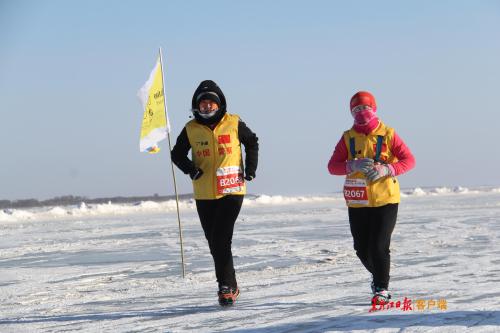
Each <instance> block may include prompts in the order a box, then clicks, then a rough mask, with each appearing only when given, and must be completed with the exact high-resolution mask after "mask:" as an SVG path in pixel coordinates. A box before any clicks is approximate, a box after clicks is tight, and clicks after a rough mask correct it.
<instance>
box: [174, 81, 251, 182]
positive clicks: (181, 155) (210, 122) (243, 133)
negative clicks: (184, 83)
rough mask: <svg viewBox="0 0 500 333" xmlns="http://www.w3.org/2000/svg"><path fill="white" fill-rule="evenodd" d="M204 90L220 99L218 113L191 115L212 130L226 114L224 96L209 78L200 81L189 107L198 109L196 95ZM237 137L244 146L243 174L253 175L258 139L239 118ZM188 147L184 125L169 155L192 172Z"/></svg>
mask: <svg viewBox="0 0 500 333" xmlns="http://www.w3.org/2000/svg"><path fill="white" fill-rule="evenodd" d="M204 92H214V93H216V94H217V95H218V96H219V99H220V101H221V105H219V113H217V114H216V115H214V116H213V117H211V118H210V119H204V118H202V117H200V116H199V114H198V112H193V115H194V117H195V119H196V121H197V122H199V123H200V124H203V125H205V126H207V127H208V128H210V129H212V130H213V128H215V126H217V124H218V123H219V121H220V120H221V119H222V117H224V115H225V114H226V111H227V110H226V108H227V104H226V97H225V96H224V93H223V92H222V90H221V89H220V88H219V86H218V85H217V84H216V83H215V82H213V81H211V80H205V81H203V82H201V83H200V85H199V86H198V88H197V89H196V90H195V92H194V94H193V100H192V102H191V107H192V109H193V110H194V109H198V105H197V103H196V98H197V97H198V95H200V94H201V93H204ZM238 138H239V140H240V142H241V143H242V144H243V146H244V147H245V175H247V176H252V177H255V172H256V170H257V163H258V155H259V142H258V140H259V139H258V138H257V135H255V133H253V132H252V131H251V130H250V128H248V127H247V125H246V124H245V123H244V122H243V121H241V120H240V121H239V123H238ZM190 149H191V144H190V143H189V139H188V136H187V131H186V127H184V128H183V129H182V131H181V133H180V134H179V136H178V137H177V141H176V143H175V146H174V148H173V149H172V154H171V156H172V161H173V162H174V163H175V165H177V167H178V168H179V169H181V170H182V172H184V173H185V174H189V173H192V172H194V171H195V169H196V168H195V165H194V163H193V161H191V160H190V159H189V158H188V157H187V155H188V153H189V150H190Z"/></svg>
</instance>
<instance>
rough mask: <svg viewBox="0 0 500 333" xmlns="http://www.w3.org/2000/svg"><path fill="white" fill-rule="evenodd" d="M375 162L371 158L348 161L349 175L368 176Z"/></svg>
mask: <svg viewBox="0 0 500 333" xmlns="http://www.w3.org/2000/svg"><path fill="white" fill-rule="evenodd" d="M373 163H374V161H373V160H372V159H371V158H360V159H359V160H349V161H347V164H346V166H347V173H353V172H362V173H364V174H366V173H367V172H368V171H369V170H370V169H372V168H373Z"/></svg>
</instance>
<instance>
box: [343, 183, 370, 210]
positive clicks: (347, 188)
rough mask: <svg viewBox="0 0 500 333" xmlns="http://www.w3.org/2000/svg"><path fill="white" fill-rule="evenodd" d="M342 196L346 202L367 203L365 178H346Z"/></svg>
mask: <svg viewBox="0 0 500 333" xmlns="http://www.w3.org/2000/svg"><path fill="white" fill-rule="evenodd" d="M344 198H345V201H346V202H347V203H348V204H358V205H368V191H367V189H366V180H365V179H359V178H357V179H346V180H345V183H344Z"/></svg>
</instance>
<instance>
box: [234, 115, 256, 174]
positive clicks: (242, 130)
mask: <svg viewBox="0 0 500 333" xmlns="http://www.w3.org/2000/svg"><path fill="white" fill-rule="evenodd" d="M238 138H239V140H240V142H241V143H242V144H243V145H244V146H245V179H246V180H252V179H253V178H255V172H256V171H257V164H258V161H259V138H257V135H255V133H254V132H252V130H250V128H248V127H247V125H246V124H245V123H244V122H243V121H241V120H240V121H239V123H238Z"/></svg>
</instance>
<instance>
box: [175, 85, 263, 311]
mask: <svg viewBox="0 0 500 333" xmlns="http://www.w3.org/2000/svg"><path fill="white" fill-rule="evenodd" d="M226 107H227V105H226V98H225V96H224V94H223V93H222V90H221V89H220V88H219V87H218V86H217V84H216V83H215V82H213V81H210V80H206V81H203V82H201V83H200V85H199V86H198V88H197V89H196V91H195V92H194V95H193V100H192V112H193V115H194V119H193V120H191V121H189V122H188V123H187V124H186V126H185V127H184V129H183V130H182V132H181V133H180V135H179V137H178V138H177V142H176V144H175V146H174V148H173V149H172V161H173V162H174V163H175V164H176V165H177V166H178V167H179V169H181V170H182V171H183V172H184V173H185V174H189V176H190V177H191V179H192V180H193V192H194V198H195V200H196V208H197V211H198V216H199V217H200V222H201V225H202V227H203V231H204V233H205V237H206V238H207V240H208V245H209V247H210V253H211V254H212V257H213V259H214V263H215V274H216V277H217V282H218V284H219V291H218V297H219V303H220V304H221V305H231V304H233V303H234V302H235V301H236V299H237V298H238V296H239V294H240V291H239V288H238V284H237V281H236V274H235V271H234V264H233V255H232V252H231V243H232V238H233V230H234V224H235V222H236V219H237V218H238V214H239V212H240V209H241V206H242V203H243V197H244V195H245V193H246V183H245V181H251V180H252V179H254V178H255V172H256V169H257V162H258V151H259V144H258V139H257V136H256V135H255V134H254V133H253V132H252V131H251V130H250V129H249V128H248V127H247V126H246V124H245V123H244V122H243V121H241V119H240V118H239V117H238V116H237V115H234V114H228V113H227V112H226ZM241 144H243V145H244V146H245V163H243V158H242V149H241ZM189 150H191V157H192V158H191V160H190V159H189V158H188V157H187V155H188V152H189Z"/></svg>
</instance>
